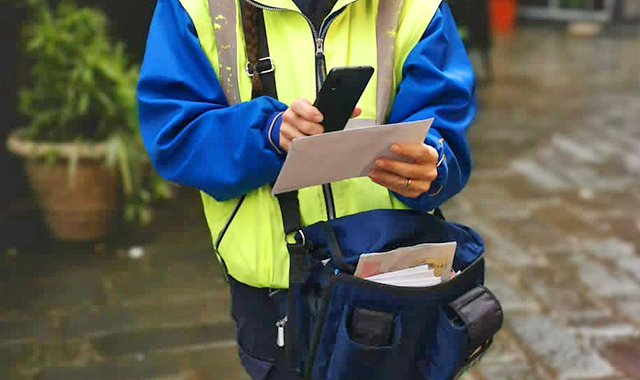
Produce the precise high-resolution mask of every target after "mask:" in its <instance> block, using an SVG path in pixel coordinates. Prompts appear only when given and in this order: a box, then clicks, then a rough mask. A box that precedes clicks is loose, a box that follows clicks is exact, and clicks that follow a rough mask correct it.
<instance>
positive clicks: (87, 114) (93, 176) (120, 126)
mask: <svg viewBox="0 0 640 380" xmlns="http://www.w3.org/2000/svg"><path fill="white" fill-rule="evenodd" d="M27 5H28V7H29V10H30V12H31V14H30V17H29V21H28V23H27V24H26V25H25V30H24V39H25V46H26V52H27V53H28V56H29V58H30V59H29V61H28V62H27V68H28V74H29V78H28V86H27V88H25V89H23V90H22V91H21V94H20V110H21V112H22V114H23V115H24V116H25V118H26V120H27V124H26V125H25V126H24V127H23V128H20V129H18V130H16V131H14V132H13V133H12V134H10V136H9V138H8V141H7V143H8V148H9V150H10V151H11V152H13V153H15V154H17V155H19V156H21V157H23V158H24V160H25V167H26V171H27V178H28V179H29V182H30V184H31V186H32V188H33V189H34V194H35V196H36V200H37V201H38V203H39V206H40V208H41V209H42V211H43V213H44V215H45V219H46V222H47V224H48V226H49V228H50V230H51V232H52V233H53V235H54V236H55V237H57V238H59V239H62V240H95V239H101V238H103V237H105V236H106V234H107V231H108V229H109V227H110V225H111V221H112V220H113V218H114V216H115V215H116V214H118V212H117V210H118V202H117V200H118V198H119V197H118V193H119V191H120V189H122V190H124V194H125V197H124V200H125V202H124V215H125V216H126V217H127V219H128V220H138V221H140V222H143V223H145V222H148V221H149V220H150V218H151V208H150V206H149V203H150V202H151V201H153V200H154V199H156V198H159V197H167V196H170V195H171V194H170V193H171V191H170V190H171V189H170V187H169V186H168V184H167V183H166V182H161V181H159V179H158V178H157V177H155V176H154V175H153V174H151V170H149V169H150V166H149V163H148V160H147V158H146V155H145V154H144V148H143V146H142V143H141V140H140V137H139V133H138V130H137V110H136V99H135V87H136V82H137V78H138V72H139V69H138V67H137V66H135V65H132V64H131V63H130V62H129V60H128V58H127V56H126V54H125V50H124V46H123V44H122V43H114V42H113V41H112V40H111V39H110V38H109V35H108V28H107V26H108V25H107V24H108V22H107V21H108V20H107V17H106V16H105V15H104V13H103V12H101V11H100V10H97V9H90V8H78V7H77V6H76V5H75V4H74V3H73V2H72V1H65V0H63V1H61V2H59V3H58V5H57V6H55V7H51V6H50V5H49V4H48V2H47V1H46V0H27Z"/></svg>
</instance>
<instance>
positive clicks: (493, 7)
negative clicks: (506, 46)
mask: <svg viewBox="0 0 640 380" xmlns="http://www.w3.org/2000/svg"><path fill="white" fill-rule="evenodd" d="M517 9H518V0H489V17H490V20H491V24H490V25H491V31H492V32H494V33H499V34H509V33H512V32H513V30H514V29H515V24H516V14H517Z"/></svg>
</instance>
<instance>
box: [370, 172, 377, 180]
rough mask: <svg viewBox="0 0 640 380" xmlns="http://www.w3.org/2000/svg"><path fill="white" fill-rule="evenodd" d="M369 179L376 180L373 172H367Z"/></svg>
mask: <svg viewBox="0 0 640 380" xmlns="http://www.w3.org/2000/svg"><path fill="white" fill-rule="evenodd" d="M369 178H371V179H376V174H375V172H373V171H370V172H369Z"/></svg>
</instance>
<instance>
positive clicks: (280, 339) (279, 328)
mask: <svg viewBox="0 0 640 380" xmlns="http://www.w3.org/2000/svg"><path fill="white" fill-rule="evenodd" d="M288 321H289V317H287V316H285V317H284V318H282V319H281V320H279V321H278V322H276V330H277V332H278V335H277V337H276V345H277V346H278V347H280V348H282V347H284V327H285V326H286V324H287V322H288Z"/></svg>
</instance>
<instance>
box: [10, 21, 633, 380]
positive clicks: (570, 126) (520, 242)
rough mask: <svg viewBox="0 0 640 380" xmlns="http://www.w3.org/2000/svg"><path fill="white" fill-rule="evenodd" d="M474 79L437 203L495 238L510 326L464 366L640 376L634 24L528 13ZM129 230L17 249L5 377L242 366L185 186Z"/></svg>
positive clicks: (47, 379) (492, 256)
mask: <svg viewBox="0 0 640 380" xmlns="http://www.w3.org/2000/svg"><path fill="white" fill-rule="evenodd" d="M493 56H494V64H495V73H496V78H495V81H494V82H493V83H492V84H489V85H485V86H482V87H481V88H480V89H479V106H480V113H479V117H478V119H477V122H476V123H475V125H474V128H473V130H472V132H471V141H472V146H473V150H474V157H475V171H474V174H473V176H472V180H471V181H470V183H469V185H468V186H467V188H466V190H465V191H463V193H461V194H460V195H459V196H457V197H456V198H455V199H454V200H453V201H451V202H450V203H449V204H448V205H447V207H446V208H445V213H446V215H447V216H448V218H449V219H453V220H458V221H464V222H465V223H467V224H469V225H471V226H473V227H475V228H477V229H478V230H479V231H480V232H481V233H482V235H483V237H484V238H485V240H486V242H487V248H488V249H487V260H488V270H489V273H488V279H487V281H488V286H489V287H490V288H491V289H492V290H494V291H495V293H496V294H497V295H498V297H499V298H500V299H501V301H502V303H503V306H504V308H505V311H506V322H505V327H504V329H503V330H502V331H501V332H500V333H499V335H498V338H497V340H496V343H495V344H494V347H493V348H492V350H491V351H490V353H489V354H488V355H487V356H486V357H485V359H484V360H483V362H482V363H481V364H480V365H479V366H478V367H476V368H475V369H474V370H473V371H471V372H470V373H469V374H467V375H466V376H465V380H501V379H504V380H507V379H508V380H511V379H513V380H519V379H526V380H536V379H540V380H543V379H567V380H568V379H575V380H582V379H595V380H632V379H636V380H640V255H639V253H638V252H639V248H640V181H638V179H639V177H640V128H639V127H638V120H639V119H640V91H639V90H640V38H639V34H638V33H637V31H634V32H632V33H630V32H625V33H619V32H616V33H608V34H606V35H605V36H602V37H599V38H597V39H576V38H571V37H567V36H566V35H565V34H564V33H563V32H558V31H549V30H544V29H531V28H529V29H525V30H524V31H520V32H518V33H517V34H516V35H515V36H513V37H509V38H501V39H499V40H498V41H497V44H496V48H495V50H494V53H493ZM189 194H190V195H189V196H187V197H183V198H184V199H181V201H183V202H184V203H183V204H181V208H179V209H176V208H173V209H170V210H166V211H164V212H163V213H162V214H161V218H159V220H158V222H157V223H156V224H155V225H154V227H153V231H151V232H148V233H146V234H142V235H140V236H138V237H137V238H138V239H139V242H140V244H141V246H142V248H143V250H144V252H143V253H144V254H143V255H142V256H141V257H139V258H137V259H134V258H132V256H131V255H130V254H129V252H127V251H125V250H116V252H114V253H112V252H110V250H109V249H108V248H105V247H102V246H97V247H93V246H90V247H88V246H85V247H77V246H74V247H69V246H54V247H52V248H51V250H50V251H51V252H41V253H38V254H29V253H23V252H15V251H9V252H6V253H4V256H3V259H2V260H3V261H2V263H1V264H0V276H1V277H0V278H2V280H0V299H2V301H1V302H0V379H12V380H13V379H15V380H32V379H34V380H35V379H37V380H58V379H61V380H74V379H78V380H80V379H82V380H103V379H104V380H113V379H119V380H126V379H166V380H169V379H171V380H174V379H175V380H177V379H185V380H209V379H216V380H218V379H222V380H241V379H242V380H246V379H247V377H246V375H244V374H243V372H242V370H241V369H240V366H239V364H238V360H237V358H236V354H235V345H234V341H233V336H234V329H233V325H232V323H231V320H230V317H229V305H228V294H227V289H226V286H225V284H224V281H223V279H222V277H221V273H220V271H219V268H218V266H217V264H216V262H215V260H214V259H213V255H212V254H211V248H210V247H211V242H210V239H209V237H208V232H207V230H206V226H205V223H204V219H203V216H202V214H201V207H200V206H199V203H198V198H197V196H196V194H194V193H193V192H190V193H189Z"/></svg>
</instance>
